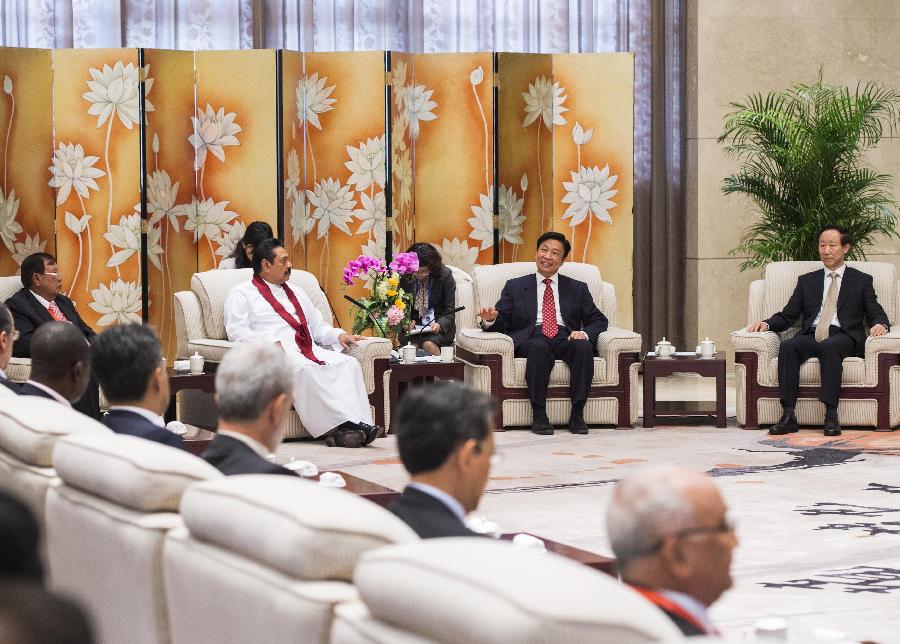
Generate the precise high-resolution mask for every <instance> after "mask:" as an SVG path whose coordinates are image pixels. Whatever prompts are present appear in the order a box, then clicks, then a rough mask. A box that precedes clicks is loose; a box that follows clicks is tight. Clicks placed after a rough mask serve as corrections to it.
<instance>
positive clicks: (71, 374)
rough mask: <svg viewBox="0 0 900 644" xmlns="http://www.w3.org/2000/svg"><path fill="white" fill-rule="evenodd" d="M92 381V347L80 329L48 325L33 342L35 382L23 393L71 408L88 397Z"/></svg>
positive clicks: (33, 379)
mask: <svg viewBox="0 0 900 644" xmlns="http://www.w3.org/2000/svg"><path fill="white" fill-rule="evenodd" d="M90 379H91V347H90V345H89V344H88V343H87V340H85V339H84V336H83V335H82V334H81V331H79V330H78V329H77V328H75V326H74V325H72V324H67V323H65V322H47V323H46V324H42V325H41V326H40V327H38V328H37V330H36V331H35V332H34V335H33V336H32V338H31V378H30V379H29V380H28V381H27V382H26V383H25V384H24V385H22V388H21V389H20V390H19V393H20V395H23V396H42V397H44V398H50V399H51V400H55V401H56V402H58V403H59V404H61V405H67V406H71V405H72V403H73V402H75V401H76V400H79V399H80V398H81V397H82V395H84V392H85V390H86V389H87V387H88V383H89V382H90Z"/></svg>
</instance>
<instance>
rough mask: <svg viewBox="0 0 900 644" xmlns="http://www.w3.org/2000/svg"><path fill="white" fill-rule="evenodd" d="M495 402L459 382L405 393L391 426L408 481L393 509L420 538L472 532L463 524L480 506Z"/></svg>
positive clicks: (490, 453) (490, 454) (490, 451)
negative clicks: (395, 433)
mask: <svg viewBox="0 0 900 644" xmlns="http://www.w3.org/2000/svg"><path fill="white" fill-rule="evenodd" d="M494 412H495V407H494V404H493V401H492V400H491V399H490V398H489V397H488V396H486V395H485V394H483V393H481V392H478V391H476V390H475V389H472V388H471V387H468V386H467V385H464V384H462V383H459V382H454V381H449V380H445V381H440V382H435V383H433V384H425V385H420V386H418V387H416V388H414V389H411V390H409V391H407V392H406V394H405V395H404V397H403V399H402V400H401V401H400V404H399V405H398V407H397V410H396V412H395V413H396V416H395V419H394V427H395V429H396V432H397V449H398V451H399V452H400V460H401V461H403V466H404V467H405V468H406V471H407V472H409V474H410V477H411V479H412V480H411V481H410V483H409V485H407V486H406V489H404V490H403V494H401V495H400V498H399V499H398V500H397V502H396V503H394V505H393V506H392V507H391V508H390V510H391V512H393V513H394V514H396V515H397V516H398V517H400V518H401V519H403V521H404V522H405V523H406V524H407V525H408V526H409V527H410V528H412V529H413V530H414V531H415V533H416V534H418V535H419V536H420V537H422V538H423V539H429V538H433V537H467V536H476V533H475V532H472V531H471V530H469V528H467V527H466V524H465V522H464V520H465V516H466V514H467V513H469V512H472V511H473V510H474V509H475V508H476V507H478V500H479V499H480V498H481V493H482V492H484V486H485V485H486V484H487V478H488V474H489V473H490V469H491V459H492V457H493V454H494V432H493V429H494Z"/></svg>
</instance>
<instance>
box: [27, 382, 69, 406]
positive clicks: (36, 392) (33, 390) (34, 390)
mask: <svg viewBox="0 0 900 644" xmlns="http://www.w3.org/2000/svg"><path fill="white" fill-rule="evenodd" d="M19 395H20V396H40V397H41V398H49V399H50V400H56V398H54V397H53V396H51V395H50V394H48V393H47V392H46V391H44V390H43V389H40V388H38V387H35V386H34V385H32V384H31V383H29V382H24V383H22V386H21V387H19ZM57 402H59V401H57Z"/></svg>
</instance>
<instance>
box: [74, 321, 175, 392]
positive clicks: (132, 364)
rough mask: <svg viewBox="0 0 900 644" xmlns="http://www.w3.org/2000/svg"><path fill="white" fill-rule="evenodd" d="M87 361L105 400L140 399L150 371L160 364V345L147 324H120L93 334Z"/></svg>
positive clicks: (153, 370)
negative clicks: (89, 360) (94, 335)
mask: <svg viewBox="0 0 900 644" xmlns="http://www.w3.org/2000/svg"><path fill="white" fill-rule="evenodd" d="M91 364H92V371H93V374H94V377H95V378H96V379H97V381H98V382H99V383H100V386H101V387H103V393H104V394H106V398H107V399H108V400H109V402H111V403H112V404H114V405H115V404H117V403H121V402H129V401H135V400H140V399H142V398H143V397H144V395H146V393H147V387H149V386H150V379H151V378H152V376H153V372H155V371H156V370H157V368H159V367H161V366H162V347H161V346H160V343H159V338H158V337H157V336H156V333H155V332H154V331H153V329H152V328H151V327H149V326H145V325H143V324H120V325H119V326H114V327H110V328H109V329H107V330H106V331H104V332H103V333H101V334H100V335H98V336H97V337H96V338H94V342H93V343H92V344H91Z"/></svg>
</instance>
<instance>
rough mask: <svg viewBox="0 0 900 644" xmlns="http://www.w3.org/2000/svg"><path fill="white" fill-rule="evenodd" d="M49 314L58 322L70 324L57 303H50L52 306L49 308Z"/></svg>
mask: <svg viewBox="0 0 900 644" xmlns="http://www.w3.org/2000/svg"><path fill="white" fill-rule="evenodd" d="M47 313H49V314H50V317H51V318H53V319H54V320H56V321H57V322H69V320H67V319H66V316H65V315H63V314H62V311H60V310H59V307H58V306H56V302H50V306H48V307H47ZM70 324H71V322H70Z"/></svg>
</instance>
